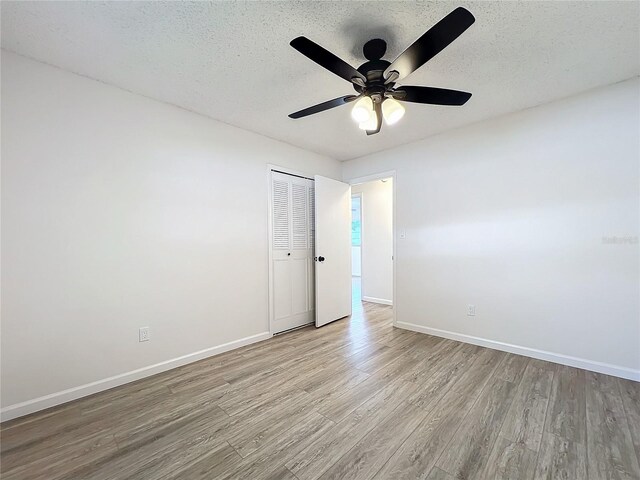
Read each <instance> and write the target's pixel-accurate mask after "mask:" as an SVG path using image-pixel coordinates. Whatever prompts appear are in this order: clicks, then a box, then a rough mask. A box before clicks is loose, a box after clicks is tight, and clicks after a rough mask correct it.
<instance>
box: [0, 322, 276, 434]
mask: <svg viewBox="0 0 640 480" xmlns="http://www.w3.org/2000/svg"><path fill="white" fill-rule="evenodd" d="M271 336H272V335H271V333H269V332H262V333H258V334H256V335H252V336H250V337H245V338H241V339H239V340H234V341H233V342H228V343H224V344H222V345H218V346H215V347H210V348H206V349H204V350H200V351H198V352H193V353H189V354H187V355H183V356H181V357H177V358H172V359H170V360H165V361H164V362H160V363H156V364H155V365H149V366H148V367H143V368H139V369H137V370H132V371H130V372H125V373H121V374H119V375H115V376H113V377H109V378H105V379H102V380H98V381H95V382H91V383H87V384H85V385H80V386H78V387H73V388H69V389H67V390H63V391H61V392H56V393H52V394H49V395H45V396H43V397H38V398H34V399H32V400H27V401H25V402H21V403H16V404H14V405H9V406H8V407H4V408H2V409H1V410H0V419H1V421H2V422H5V421H7V420H12V419H14V418H18V417H22V416H24V415H28V414H30V413H34V412H38V411H40V410H44V409H45V408H49V407H54V406H56V405H60V404H62V403H67V402H70V401H72V400H77V399H79V398H82V397H86V396H87V395H93V394H94V393H98V392H102V391H103V390H109V389H110V388H114V387H118V386H120V385H124V384H125V383H130V382H134V381H136V380H140V379H142V378H145V377H150V376H151V375H155V374H157V373H162V372H166V371H167V370H171V369H173V368H176V367H181V366H183V365H187V364H188V363H193V362H197V361H198V360H202V359H204V358H208V357H212V356H214V355H219V354H221V353H224V352H228V351H229V350H234V349H236V348H240V347H244V346H245V345H250V344H252V343H256V342H261V341H262V340H267V339H268V338H271Z"/></svg>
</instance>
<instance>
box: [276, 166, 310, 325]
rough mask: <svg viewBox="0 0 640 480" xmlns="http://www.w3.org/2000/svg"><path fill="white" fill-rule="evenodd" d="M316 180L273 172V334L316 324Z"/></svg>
mask: <svg viewBox="0 0 640 480" xmlns="http://www.w3.org/2000/svg"><path fill="white" fill-rule="evenodd" d="M313 191H314V188H313V180H309V179H306V178H300V177H294V176H292V175H286V174H283V173H278V172H271V209H272V221H271V223H272V241H271V259H272V262H273V264H272V269H271V272H272V286H273V292H272V298H273V301H272V308H273V312H272V318H273V325H272V329H273V333H279V332H283V331H285V330H289V329H292V328H296V327H300V326H302V325H307V324H309V323H313V318H314V315H313V307H314V305H313V304H314V288H313V281H314V277H313V270H314V263H313V213H314V211H313V199H314V193H313Z"/></svg>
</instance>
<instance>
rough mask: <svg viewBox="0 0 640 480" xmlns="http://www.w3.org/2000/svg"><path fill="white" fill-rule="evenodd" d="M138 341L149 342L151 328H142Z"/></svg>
mask: <svg viewBox="0 0 640 480" xmlns="http://www.w3.org/2000/svg"><path fill="white" fill-rule="evenodd" d="M138 341H140V342H148V341H149V327H140V330H139V331H138Z"/></svg>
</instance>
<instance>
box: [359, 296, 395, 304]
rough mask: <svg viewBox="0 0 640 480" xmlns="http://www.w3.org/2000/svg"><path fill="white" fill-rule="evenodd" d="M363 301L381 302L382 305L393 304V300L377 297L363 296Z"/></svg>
mask: <svg viewBox="0 0 640 480" xmlns="http://www.w3.org/2000/svg"><path fill="white" fill-rule="evenodd" d="M362 301H363V302H371V303H380V304H381V305H393V302H392V301H391V300H386V299H384V298H376V297H362Z"/></svg>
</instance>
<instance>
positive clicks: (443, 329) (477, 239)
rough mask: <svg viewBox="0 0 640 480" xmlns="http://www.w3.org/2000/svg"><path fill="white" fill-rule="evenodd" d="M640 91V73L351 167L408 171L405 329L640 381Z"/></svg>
mask: <svg viewBox="0 0 640 480" xmlns="http://www.w3.org/2000/svg"><path fill="white" fill-rule="evenodd" d="M639 92H640V83H639V81H638V79H637V78H635V79H632V80H629V81H626V82H623V83H620V84H617V85H613V86H610V87H607V88H602V89H598V90H594V91H591V92H588V93H585V94H583V95H580V96H576V97H572V98H569V99H565V100H563V101H559V102H555V103H551V104H548V105H544V106H541V107H538V108H532V109H529V110H526V111H523V112H520V113H517V114H512V115H508V116H505V117H502V118H499V119H495V120H492V121H488V122H483V123H479V124H475V125H472V126H469V127H466V128H463V129H459V130H455V131H450V132H447V133H444V134H441V135H438V136H435V137H431V138H430V139H427V140H424V141H421V142H418V143H414V144H410V145H405V146H403V147H399V148H395V149H392V150H388V151H384V152H380V153H378V154H376V155H371V156H367V157H363V158H360V159H356V160H353V161H350V162H347V163H345V164H344V170H343V178H344V179H346V180H348V179H352V178H356V177H360V176H365V175H369V174H372V173H375V172H383V171H388V170H393V169H395V170H396V172H397V176H396V202H397V204H396V212H397V218H396V221H397V229H398V230H397V231H398V233H401V232H405V233H406V238H405V239H400V238H399V239H398V243H397V245H396V254H397V257H396V261H397V264H396V276H397V277H396V278H397V285H396V294H397V298H395V299H394V301H395V308H396V315H397V321H398V322H399V324H400V325H403V326H405V327H406V328H413V329H415V330H419V331H424V332H430V333H436V334H440V335H449V336H453V337H455V338H460V339H463V340H467V341H471V342H476V343H484V344H487V345H491V346H495V347H498V348H503V349H511V350H514V351H519V352H521V353H525V354H529V355H538V356H540V357H545V358H549V359H553V360H556V361H561V362H563V363H569V364H574V365H578V366H583V367H585V368H591V369H596V370H598V369H599V370H600V371H607V372H610V373H614V374H617V375H622V376H627V377H633V378H636V379H640V269H639V265H640V263H639V262H640V255H639V245H638V240H637V239H638V235H639V218H640V190H639V189H640V177H639V166H640V137H639V131H640V118H639V105H640V93H639ZM472 101H473V100H472ZM425 108H429V107H425ZM432 108H438V107H432ZM443 108H444V107H443ZM460 114H461V115H464V108H462V109H461V110H460ZM403 122H411V118H404V119H403ZM391 131H392V130H391V129H389V132H391ZM605 237H622V238H623V240H614V241H615V242H618V243H607V242H610V241H611V240H608V239H607V238H605ZM627 237H628V238H627ZM468 304H474V305H475V306H476V310H477V314H476V316H475V317H468V316H467V315H466V311H467V305H468ZM496 342H503V343H507V344H511V346H509V345H503V344H500V343H496ZM564 356H568V357H571V358H566V357H564Z"/></svg>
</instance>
